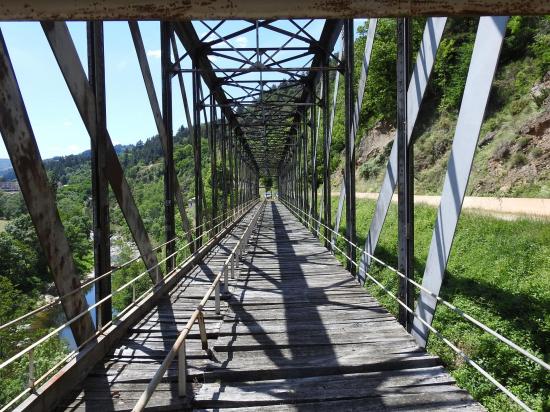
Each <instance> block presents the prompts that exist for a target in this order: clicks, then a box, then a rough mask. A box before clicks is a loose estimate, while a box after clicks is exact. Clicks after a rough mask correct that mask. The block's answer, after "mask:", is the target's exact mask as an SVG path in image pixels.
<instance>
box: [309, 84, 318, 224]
mask: <svg viewBox="0 0 550 412" xmlns="http://www.w3.org/2000/svg"><path fill="white" fill-rule="evenodd" d="M312 92H313V93H312V96H313V98H312V103H313V106H311V118H310V119H311V120H310V121H311V216H313V218H315V219H317V103H316V90H315V86H313V90H312ZM311 224H312V225H314V222H313V221H312V222H311Z"/></svg>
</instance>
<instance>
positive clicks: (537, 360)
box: [280, 198, 550, 411]
mask: <svg viewBox="0 0 550 412" xmlns="http://www.w3.org/2000/svg"><path fill="white" fill-rule="evenodd" d="M280 200H281V202H282V203H283V204H284V205H285V206H287V207H289V210H290V211H291V213H293V214H294V215H295V216H296V217H297V218H298V219H299V220H300V221H301V222H303V224H304V225H306V227H308V228H309V227H310V225H309V219H311V221H312V222H316V223H317V224H319V225H321V226H323V227H325V228H327V229H328V230H329V231H330V232H332V233H333V234H334V235H336V236H337V237H340V238H341V239H343V240H344V242H346V243H348V244H349V245H351V246H352V247H354V248H356V249H357V250H359V252H360V255H363V254H364V255H367V256H369V257H370V258H371V259H373V260H374V261H376V262H377V263H379V264H381V265H383V266H384V267H386V268H388V269H390V270H391V271H392V272H394V273H395V274H397V275H398V276H399V277H401V278H402V279H405V280H406V281H407V282H409V283H410V284H412V285H413V286H415V287H416V288H418V289H420V290H422V291H424V292H426V293H428V294H429V295H430V296H432V297H434V298H435V299H437V301H438V302H439V303H442V304H443V305H445V306H446V307H448V308H449V309H451V310H452V311H453V312H454V313H456V314H457V315H459V316H460V317H461V318H462V319H464V320H467V321H469V322H471V323H473V324H474V325H476V326H477V327H479V328H480V329H482V330H483V331H484V332H487V333H489V334H490V335H492V336H493V337H495V338H497V339H498V340H500V341H501V342H503V343H504V344H506V345H508V346H509V347H510V348H512V349H514V350H516V351H517V352H518V353H520V354H522V355H524V356H525V357H526V358H528V359H529V360H531V361H533V362H535V363H537V364H538V365H539V366H541V367H543V368H544V369H546V370H547V371H550V365H549V364H548V363H546V362H545V361H543V360H542V359H540V358H538V357H537V356H535V355H533V354H532V353H530V352H529V351H527V350H525V349H523V348H522V347H520V346H519V345H517V344H516V343H514V342H512V341H511V340H510V339H508V338H506V337H504V336H502V335H501V334H500V333H498V332H497V331H495V330H493V329H491V328H490V327H489V326H487V325H485V324H484V323H482V322H480V321H478V320H477V319H475V318H473V317H472V316H470V315H468V314H467V313H465V312H464V311H462V310H461V309H459V308H457V307H456V306H455V305H453V304H452V303H450V302H447V301H446V300H445V299H443V298H441V297H440V296H439V295H437V294H435V293H433V292H432V291H430V290H428V289H426V288H425V287H423V286H422V285H420V284H419V283H417V282H415V281H414V280H412V279H411V278H408V277H406V276H405V275H404V274H403V273H401V272H400V271H399V270H397V269H396V268H394V267H393V266H391V265H389V264H387V263H386V262H384V261H382V260H380V259H378V258H377V257H375V256H374V255H372V254H370V253H367V252H366V251H365V250H363V249H361V248H360V247H359V246H357V245H356V244H354V243H352V242H350V241H349V240H348V239H347V238H346V237H345V236H343V235H342V234H341V233H338V232H336V231H335V230H333V229H332V228H330V227H329V226H327V225H325V224H324V223H323V222H321V221H319V220H317V219H315V218H314V217H313V216H311V215H310V214H308V213H306V212H304V211H302V210H301V209H299V208H297V207H296V206H294V205H293V204H292V203H290V202H288V201H286V200H285V199H281V198H280ZM300 215H303V217H301V216H300ZM311 228H312V229H314V231H315V233H316V234H317V236H322V237H323V238H324V239H325V240H327V239H326V238H325V236H324V235H322V234H321V232H320V231H319V230H318V229H315V228H313V225H311ZM332 247H333V248H335V249H336V250H338V252H340V253H341V254H342V255H343V256H344V257H345V258H346V259H347V260H348V261H349V262H350V263H351V264H353V265H355V266H356V267H358V264H357V262H355V261H354V260H352V259H351V258H350V257H349V256H348V255H347V254H346V253H345V252H344V251H343V250H342V249H340V248H339V247H338V246H336V244H335V243H333V244H332ZM366 276H367V277H368V278H369V279H371V280H372V281H373V282H374V283H375V284H376V285H377V286H378V287H380V288H381V289H382V290H384V291H385V292H386V293H387V294H388V295H389V296H390V297H391V298H393V299H394V300H395V301H396V302H397V303H398V304H399V305H400V306H401V307H402V308H403V309H404V310H406V311H407V312H409V313H410V314H411V315H412V316H414V317H415V318H417V319H418V320H419V321H420V322H421V323H422V324H423V325H425V326H426V327H427V328H428V329H430V331H431V332H433V333H434V334H435V335H436V336H437V337H439V338H440V339H441V340H443V342H444V343H445V344H446V345H447V346H449V347H450V348H451V349H452V350H453V351H454V352H455V353H456V354H458V355H459V356H461V357H462V358H463V359H464V360H465V361H466V363H468V364H469V365H470V366H472V367H473V368H475V369H476V370H477V371H478V372H479V373H481V374H482V375H483V376H484V377H485V378H486V379H487V380H489V381H490V382H491V383H492V384H493V385H495V386H496V387H497V388H498V389H500V390H501V391H502V392H503V393H504V394H505V395H507V396H508V397H509V398H510V399H511V400H513V401H514V402H515V403H516V404H518V405H519V406H520V407H521V408H522V409H524V410H526V411H531V410H532V409H531V408H529V406H527V405H526V404H525V403H524V402H523V401H522V400H521V399H519V398H518V397H517V396H515V395H514V394H513V393H512V392H511V391H510V390H509V389H507V388H506V387H505V386H504V385H502V384H501V383H500V382H498V381H497V380H496V379H495V378H494V377H493V376H492V375H491V374H489V372H487V371H486V370H484V369H483V368H482V367H481V366H480V365H479V364H478V363H476V362H475V361H473V360H472V359H470V358H469V357H468V355H466V354H465V353H464V352H463V351H461V350H460V349H459V348H458V347H457V346H456V345H454V344H453V343H452V342H450V341H449V340H448V339H447V338H445V337H444V336H443V335H442V334H441V333H440V332H439V331H437V330H436V329H435V328H434V327H432V326H431V324H429V323H428V322H426V320H425V319H423V318H422V317H421V316H419V315H418V314H417V313H416V312H415V311H414V308H411V307H409V306H408V305H406V304H405V303H404V302H403V301H402V300H401V299H399V298H398V297H397V296H395V295H394V294H393V293H392V292H391V291H390V290H388V289H387V288H386V287H385V286H384V285H382V284H381V283H380V282H379V281H378V280H377V279H375V278H374V277H373V276H372V275H371V274H369V273H368V272H366Z"/></svg>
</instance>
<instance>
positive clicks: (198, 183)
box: [193, 66, 203, 250]
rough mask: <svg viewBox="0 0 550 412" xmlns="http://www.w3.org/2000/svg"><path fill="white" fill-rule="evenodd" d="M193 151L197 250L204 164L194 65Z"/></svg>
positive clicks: (197, 247) (196, 78)
mask: <svg viewBox="0 0 550 412" xmlns="http://www.w3.org/2000/svg"><path fill="white" fill-rule="evenodd" d="M193 68H194V69H195V70H193V153H194V161H195V250H197V249H199V248H200V247H201V245H202V237H201V236H202V220H203V219H202V197H203V193H202V166H201V114H200V97H199V88H200V82H201V78H200V74H199V71H198V70H197V67H196V66H194V67H193Z"/></svg>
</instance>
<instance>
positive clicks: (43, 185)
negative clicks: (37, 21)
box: [0, 31, 94, 344]
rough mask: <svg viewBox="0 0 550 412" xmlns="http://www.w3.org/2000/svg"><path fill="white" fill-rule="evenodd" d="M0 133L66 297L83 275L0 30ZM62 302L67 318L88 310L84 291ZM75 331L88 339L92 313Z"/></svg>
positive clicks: (73, 327) (79, 337) (73, 326)
mask: <svg viewBox="0 0 550 412" xmlns="http://www.w3.org/2000/svg"><path fill="white" fill-rule="evenodd" d="M0 132H1V133H2V137H3V140H4V144H5V145H6V149H7V151H8V154H9V156H10V160H11V163H12V165H13V169H14V171H15V174H16V176H17V180H18V182H19V186H20V188H21V192H22V194H23V198H24V199H25V204H26V205H27V209H28V211H29V214H30V215H31V219H32V222H33V224H34V227H35V229H36V234H37V235H38V240H39V242H40V245H41V246H42V249H43V251H44V254H45V255H46V259H47V261H48V266H49V267H50V270H51V271H52V275H53V280H54V282H55V286H56V287H57V291H58V293H59V295H60V296H63V295H66V294H68V293H69V292H71V291H73V290H75V289H78V288H79V287H80V279H79V278H78V275H77V273H76V267H75V264H74V260H73V257H72V254H71V250H70V248H69V242H68V240H67V238H66V236H65V231H64V228H63V224H62V223H61V218H60V217H59V212H58V210H57V206H56V200H55V195H54V193H53V191H52V188H51V185H50V182H49V181H48V176H47V174H46V169H44V165H43V163H42V158H41V157H40V152H39V150H38V145H37V144H36V139H35V137H34V133H33V130H32V127H31V123H30V120H29V117H28V114H27V110H26V108H25V103H24V102H23V96H21V91H20V90H19V85H18V84H17V79H16V78H15V73H14V71H13V66H12V64H11V60H10V57H9V54H8V50H7V48H6V43H5V42H4V37H3V35H2V32H1V31H0ZM62 305H63V310H64V311H65V314H66V315H67V318H68V319H72V318H74V317H75V316H77V315H78V314H80V313H82V312H84V311H85V310H86V309H87V308H88V305H87V304H86V300H85V299H84V294H83V293H82V291H80V292H78V293H74V294H71V295H70V296H67V297H66V298H64V299H63V300H62ZM71 330H72V332H73V336H74V338H75V341H76V342H77V344H81V343H83V342H85V341H86V340H87V339H88V338H89V337H90V336H92V335H93V333H94V326H93V323H92V317H91V316H90V314H89V313H88V314H87V315H85V316H83V317H82V318H80V319H79V320H77V321H75V322H73V323H71Z"/></svg>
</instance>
